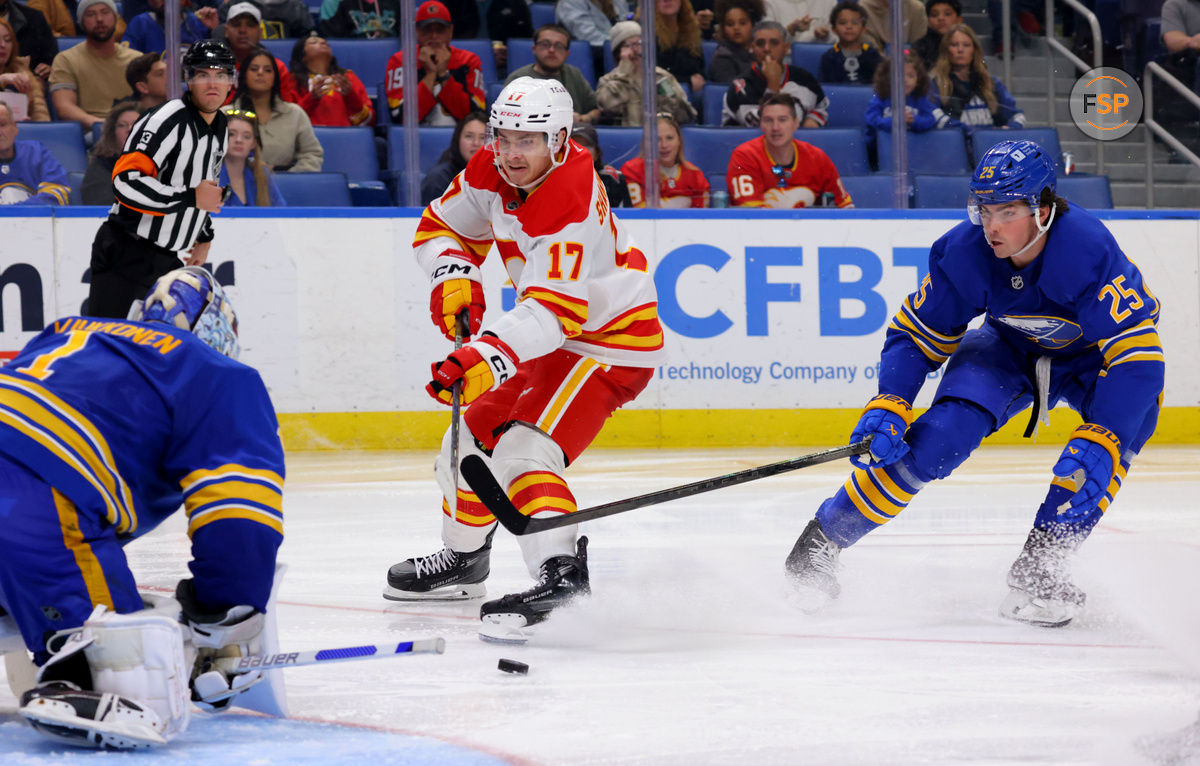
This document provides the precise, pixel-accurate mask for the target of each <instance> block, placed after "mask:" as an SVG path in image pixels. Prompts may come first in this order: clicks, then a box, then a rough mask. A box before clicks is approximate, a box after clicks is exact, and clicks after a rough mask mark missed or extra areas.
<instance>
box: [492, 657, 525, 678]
mask: <svg viewBox="0 0 1200 766" xmlns="http://www.w3.org/2000/svg"><path fill="white" fill-rule="evenodd" d="M496 667H498V668H500V669H501V670H503V671H504V672H505V673H516V674H518V675H522V676H524V675H528V674H529V666H528V665H526V664H525V663H524V662H517V661H516V660H505V659H501V660H500V662H498V663H496Z"/></svg>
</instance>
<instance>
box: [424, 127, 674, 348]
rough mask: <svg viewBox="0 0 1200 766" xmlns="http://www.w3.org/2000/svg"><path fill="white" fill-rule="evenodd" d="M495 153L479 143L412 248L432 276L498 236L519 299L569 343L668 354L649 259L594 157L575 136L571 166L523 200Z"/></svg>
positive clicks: (428, 213)
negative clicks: (549, 316)
mask: <svg viewBox="0 0 1200 766" xmlns="http://www.w3.org/2000/svg"><path fill="white" fill-rule="evenodd" d="M493 158H494V154H493V153H492V151H491V150H490V149H488V148H487V147H484V148H483V149H480V150H479V151H478V152H476V153H475V156H474V157H472V158H471V161H470V163H469V164H468V165H467V168H466V170H464V171H463V172H462V173H460V174H459V175H458V176H457V177H456V178H455V179H454V180H453V181H452V182H451V183H450V186H449V188H447V189H446V191H445V193H444V194H442V196H441V197H440V198H439V199H437V200H434V202H433V203H432V204H431V205H430V206H429V207H427V208H426V209H425V214H424V215H423V216H422V218H421V223H420V225H419V227H418V228H417V234H416V238H415V240H414V241H413V247H414V249H415V252H416V256H417V261H418V263H420V264H421V266H422V268H424V269H425V272H426V274H429V275H430V276H431V277H432V275H433V273H434V271H435V269H437V267H438V266H439V265H440V263H445V259H446V258H453V259H455V260H461V259H462V258H466V259H467V260H470V261H471V262H472V263H474V264H475V265H476V266H479V265H480V264H482V263H483V260H484V258H486V257H487V254H488V252H489V250H490V249H491V245H492V244H493V243H495V245H496V250H497V251H498V252H499V253H500V257H501V258H503V259H504V267H505V269H506V270H507V271H508V276H509V278H510V279H511V280H512V283H513V285H515V286H516V290H517V300H518V301H525V300H534V301H537V302H538V303H539V304H540V305H542V306H544V307H545V308H546V309H549V310H550V311H551V312H552V313H553V314H554V315H555V317H557V318H558V321H559V324H560V325H561V326H562V330H563V335H564V336H565V337H566V341H565V342H564V343H563V345H562V348H564V349H566V350H568V351H572V352H574V353H577V354H582V355H584V356H589V357H591V358H593V359H595V360H597V361H599V362H602V363H605V364H615V365H624V366H630V367H655V366H657V365H658V364H660V363H661V362H663V361H664V360H665V358H666V356H665V352H664V349H663V331H662V325H661V324H660V323H659V320H658V295H657V293H656V292H655V289H654V278H653V276H652V274H651V272H650V267H649V263H648V261H647V259H646V256H645V254H644V253H642V251H641V250H639V249H638V248H637V246H636V245H634V243H633V241H632V240H631V239H630V237H629V235H628V233H627V232H626V231H625V227H624V226H623V225H622V224H621V222H620V221H619V220H617V218H616V216H614V215H613V214H612V211H611V210H610V209H609V205H608V196H607V195H606V194H605V193H604V185H603V183H602V182H601V181H600V178H599V176H597V175H596V172H595V170H594V169H593V167H592V155H591V154H590V153H588V151H587V150H586V149H583V148H582V147H580V146H579V145H578V144H576V143H574V142H568V150H567V158H566V160H565V161H564V162H563V164H562V165H560V166H558V167H557V168H555V169H554V170H552V171H551V172H550V175H549V176H548V177H547V178H546V180H545V181H543V182H542V184H541V185H540V186H538V187H537V188H536V189H534V190H533V192H531V193H529V195H528V196H527V197H525V198H524V199H522V195H521V193H520V192H519V191H518V190H517V189H515V188H514V187H512V186H511V185H509V184H508V183H507V182H505V181H504V179H503V178H501V176H500V173H499V171H498V170H497V169H496V167H495V164H494V159H493ZM522 361H525V360H522Z"/></svg>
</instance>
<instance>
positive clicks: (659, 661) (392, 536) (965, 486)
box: [0, 446, 1200, 766]
mask: <svg viewBox="0 0 1200 766" xmlns="http://www.w3.org/2000/svg"><path fill="white" fill-rule="evenodd" d="M803 451H804V450H790V451H782V450H738V451H713V450H710V451H662V452H658V451H645V452H617V451H601V450H596V451H592V452H589V453H588V454H586V455H585V456H584V458H583V459H582V460H581V461H580V462H579V464H578V465H576V466H574V467H572V468H571V469H570V471H569V472H568V476H569V478H570V480H571V482H572V487H573V489H574V491H575V494H576V496H577V497H578V498H579V501H580V503H581V505H584V506H588V505H593V504H596V503H599V502H603V501H607V500H611V499H616V498H619V497H625V496H628V495H631V494H637V493H641V492H646V491H650V490H653V489H659V488H662V487H666V486H672V485H675V484H680V483H684V482H688V481H694V480H696V479H698V478H702V477H705V476H714V475H719V474H722V473H726V472H729V471H733V470H738V469H741V468H746V467H750V466H753V465H758V464H762V463H766V462H771V461H774V460H778V459H783V458H786V457H790V456H793V455H795V454H800V453H801V452H803ZM1056 453H1057V449H1054V448H1050V447H1032V448H985V449H983V450H981V451H980V452H979V453H978V454H976V455H975V456H974V457H973V458H972V459H971V461H970V462H968V463H967V464H966V465H965V466H963V467H962V468H961V469H960V470H959V472H958V473H957V474H956V475H955V476H954V477H953V478H951V479H950V480H947V481H944V482H939V483H937V484H935V485H933V486H930V487H928V488H927V489H926V490H924V491H923V492H922V493H921V494H920V495H919V496H918V498H917V499H916V500H915V501H914V502H913V504H912V505H911V506H910V507H909V509H908V510H906V511H905V512H904V513H903V514H901V516H900V517H899V518H898V519H897V520H896V521H895V522H893V523H892V524H890V525H889V526H888V527H886V528H884V529H881V530H879V531H877V532H875V533H873V534H871V535H869V536H868V537H866V538H865V539H864V540H863V541H862V542H860V543H859V544H858V545H856V546H854V547H853V548H851V549H849V550H847V551H845V552H843V554H842V565H843V569H842V575H841V578H842V584H843V592H842V597H841V598H840V599H839V600H838V601H837V602H835V603H834V604H833V605H832V607H831V608H830V609H829V610H828V611H827V612H825V613H823V614H820V615H817V616H809V615H805V614H803V613H801V612H799V611H797V610H796V609H795V608H793V606H792V605H790V604H789V603H788V601H787V598H786V588H785V585H784V581H783V576H782V565H783V559H784V557H785V556H786V555H787V552H788V551H789V550H790V548H791V546H792V543H793V542H794V540H795V538H796V536H797V535H798V534H799V532H800V531H801V530H802V529H803V527H804V524H805V523H806V522H807V521H808V519H809V518H811V516H812V513H813V511H814V510H815V508H816V506H817V505H818V504H819V503H820V501H821V500H822V499H823V498H825V497H826V496H828V495H830V494H832V492H833V491H834V490H836V488H837V487H838V485H839V484H840V483H841V482H842V481H843V479H844V477H845V473H846V467H845V466H844V465H835V466H820V467H816V468H810V469H806V470H803V471H799V472H796V473H792V474H787V475H783V476H778V477H775V478H771V479H765V480H762V481H758V482H754V483H751V484H747V485H744V486H741V487H736V488H732V489H726V490H721V491H718V492H714V493H711V494H707V495H702V496H698V497H695V498H692V499H688V500H682V501H677V502H674V503H671V504H667V505H662V506H658V507H655V508H648V509H643V510H639V511H634V512H631V513H627V514H623V515H619V516H615V517H611V518H608V519H604V520H601V521H598V522H594V523H592V524H590V525H588V527H587V528H586V529H585V533H586V534H588V535H589V537H590V538H591V540H592V545H591V549H590V551H591V576H592V585H593V589H594V593H595V595H594V597H593V598H592V599H590V600H589V601H587V602H586V603H584V604H582V605H580V606H578V607H573V608H571V609H568V610H565V611H563V612H561V613H558V614H556V615H555V617H554V618H553V619H552V620H551V621H550V622H549V623H547V624H546V625H545V626H544V628H543V630H542V631H541V632H540V633H539V635H538V637H537V638H536V639H535V641H534V642H532V643H531V644H530V645H528V646H525V647H516V648H513V647H498V646H495V645H491V644H485V643H483V642H481V641H479V640H478V639H477V637H476V634H475V626H476V624H477V618H476V615H477V610H478V603H479V602H477V601H476V602H464V603H461V604H452V605H445V604H442V605H439V604H400V603H396V602H389V601H385V600H383V599H382V598H381V597H380V592H381V590H382V588H383V584H384V575H385V573H386V571H387V568H388V567H389V566H390V565H391V564H393V563H395V562H397V561H399V560H401V559H403V558H407V557H409V556H412V555H418V554H425V553H430V552H433V551H434V550H436V549H437V548H439V547H440V542H439V539H438V530H439V520H438V505H439V501H438V495H437V490H436V487H435V485H434V483H433V480H432V477H431V467H432V462H433V455H432V454H425V453H419V454H413V453H387V454H384V453H307V454H296V455H290V456H289V477H288V485H287V492H286V500H285V513H286V522H285V525H286V531H287V540H286V542H285V543H284V547H283V549H282V552H281V559H283V560H285V561H286V562H287V563H288V564H289V565H290V570H289V573H288V577H287V579H286V580H285V582H284V587H283V590H282V593H281V595H280V611H279V624H280V645H281V648H282V649H284V650H287V649H315V648H323V647H338V646H349V645H356V644H363V643H383V642H385V641H396V640H401V639H406V638H421V637H430V636H435V635H440V636H444V637H445V638H446V641H447V650H446V653H445V655H442V656H436V655H425V656H415V657H407V658H398V659H386V660H369V661H363V662H356V663H341V664H337V665H331V666H328V667H314V668H297V669H294V670H289V671H285V677H286V680H287V688H288V701H289V704H290V706H291V710H292V714H293V720H291V721H277V720H274V719H264V718H259V717H254V716H250V715H242V714H239V713H236V712H235V713H233V714H229V715H226V716H223V717H214V716H208V715H205V714H201V713H197V714H196V716H195V717H194V719H193V724H192V728H191V729H190V730H189V731H188V732H187V734H186V735H185V737H184V738H183V739H181V740H178V741H176V742H175V743H173V745H172V746H171V747H170V748H169V749H166V750H160V751H155V752H152V753H127V754H112V753H109V754H103V753H92V752H88V751H75V752H64V751H63V750H62V749H61V748H55V747H53V746H52V745H50V744H49V743H46V742H44V741H43V740H41V739H40V738H39V737H37V735H36V734H34V733H33V732H32V731H31V730H29V729H28V727H26V726H25V725H24V724H23V723H21V722H19V720H18V719H17V718H16V716H15V715H14V714H13V712H12V711H13V710H14V708H15V704H16V703H15V700H14V699H13V698H12V696H11V695H10V694H9V693H8V691H7V688H6V686H5V685H3V684H0V763H2V764H4V765H5V766H8V764H51V763H53V764H58V763H82V762H87V763H93V762H96V759H98V758H103V759H104V760H103V761H102V763H110V762H113V761H114V759H115V760H117V761H119V762H122V763H124V762H133V761H134V760H136V761H138V762H143V761H144V762H149V763H156V764H157V763H168V762H170V763H204V764H237V765H238V766H243V765H246V764H298V763H314V764H315V763H346V764H351V763H353V764H409V763H412V764H418V763H437V764H452V765H455V764H468V763H470V764H476V763H477V764H494V763H513V764H732V763H738V764H743V763H745V764H839V765H840V764H864V765H866V764H871V765H876V764H1112V765H1114V766H1116V765H1125V764H1151V763H1155V764H1178V765H1182V764H1193V765H1195V764H1200V736H1198V735H1200V728H1194V727H1195V725H1196V724H1197V714H1198V712H1200V654H1198V653H1197V648H1198V647H1200V513H1197V510H1198V509H1197V497H1198V496H1200V448H1172V447H1158V448H1156V447H1153V446H1152V447H1150V448H1149V449H1148V450H1147V451H1146V453H1145V454H1144V455H1143V456H1142V457H1141V458H1140V459H1139V461H1138V462H1137V463H1136V464H1135V466H1134V470H1133V471H1132V472H1131V474H1130V476H1129V479H1128V481H1127V482H1126V485H1125V488H1124V489H1123V490H1122V492H1121V494H1120V496H1119V497H1118V500H1117V502H1116V503H1115V505H1114V507H1113V509H1112V510H1111V511H1110V513H1109V516H1108V518H1106V519H1105V520H1104V521H1103V522H1102V524H1101V526H1100V527H1099V528H1098V530H1097V532H1096V533H1095V534H1093V535H1092V538H1091V539H1090V540H1089V541H1088V542H1087V544H1086V545H1085V546H1084V547H1083V549H1082V551H1081V553H1080V556H1079V559H1078V564H1077V581H1078V582H1079V584H1080V585H1081V586H1083V587H1084V588H1085V589H1086V590H1087V592H1088V604H1087V607H1086V610H1085V611H1084V613H1083V615H1082V616H1081V617H1080V618H1078V619H1077V620H1076V621H1075V623H1073V624H1072V625H1070V626H1068V627H1066V628H1061V629H1042V628H1035V627H1029V626H1023V625H1019V624H1015V623H1011V622H1008V621H1005V620H1002V619H1001V618H999V617H998V616H997V614H996V608H997V606H998V605H999V603H1000V600H1001V599H1002V598H1003V596H1004V594H1005V586H1004V575H1005V572H1006V571H1007V568H1008V565H1009V563H1010V562H1011V561H1012V559H1013V558H1014V557H1015V556H1016V555H1017V553H1018V552H1019V550H1020V547H1021V544H1022V542H1023V541H1024V538H1025V535H1026V532H1027V531H1028V529H1029V525H1030V523H1031V521H1032V518H1033V512H1034V509H1035V508H1036V507H1037V505H1038V503H1039V502H1040V500H1041V498H1042V496H1043V494H1044V491H1045V487H1046V482H1047V479H1048V477H1049V466H1050V465H1051V464H1052V463H1053V459H1054V457H1055V455H1056ZM183 530H184V525H183V520H182V518H178V519H174V520H172V522H171V523H169V524H167V525H165V526H164V527H163V528H161V529H159V530H157V531H156V532H155V533H153V534H152V535H150V536H149V537H148V538H146V539H143V540H140V541H138V542H137V543H135V544H133V545H132V546H130V548H129V549H128V551H129V555H130V560H131V564H132V566H133V569H134V572H135V574H136V575H137V577H138V581H139V583H141V584H142V585H143V586H144V587H146V588H148V589H152V590H155V591H158V592H167V591H169V590H171V589H173V586H174V583H175V581H176V580H178V579H179V578H180V577H183V576H186V569H185V564H186V559H187V542H186V537H185V535H184V531H183ZM527 585H528V575H527V573H526V572H525V567H524V565H523V563H522V562H521V560H520V554H519V551H518V549H517V545H516V543H515V541H514V540H513V538H512V537H511V536H509V535H507V533H505V532H504V531H503V530H501V531H500V532H499V533H498V534H497V537H496V541H495V547H494V551H493V555H492V577H491V579H490V580H489V583H488V586H489V592H490V594H491V595H492V596H498V595H500V594H503V593H505V592H511V591H513V590H518V589H523V588H525V587H526V586H527ZM501 657H509V658H512V659H517V660H520V661H522V662H526V663H528V664H529V665H530V667H531V669H530V672H529V675H528V676H514V675H509V674H505V673H501V672H500V671H499V670H497V668H496V662H497V660H498V659H499V658H501ZM0 672H2V671H0Z"/></svg>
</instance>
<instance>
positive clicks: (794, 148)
mask: <svg viewBox="0 0 1200 766" xmlns="http://www.w3.org/2000/svg"><path fill="white" fill-rule="evenodd" d="M758 113H759V116H760V120H759V127H760V128H762V132H763V134H762V135H761V136H760V137H758V138H755V139H753V140H751V141H747V142H746V143H744V144H742V145H741V146H739V147H737V148H736V149H734V150H733V155H732V156H730V158H729V171H728V173H727V174H726V183H727V185H728V187H729V198H730V200H731V201H732V202H733V205H734V206H735V207H771V208H793V207H816V206H821V205H825V206H834V205H836V206H837V207H854V202H853V200H851V199H850V195H849V194H847V193H846V189H845V187H844V186H842V178H841V176H840V175H838V171H837V168H836V167H834V164H833V160H831V159H829V155H827V154H825V152H823V151H821V150H820V149H818V148H817V147H815V146H813V145H812V144H806V143H805V142H803V141H798V140H796V137H795V134H796V130H797V129H799V127H800V113H801V108H800V107H799V106H798V105H797V104H796V100H795V99H794V98H792V97H791V96H789V95H787V94H786V93H775V94H772V95H770V96H767V97H766V98H764V99H763V100H762V102H761V103H760V104H759V105H758Z"/></svg>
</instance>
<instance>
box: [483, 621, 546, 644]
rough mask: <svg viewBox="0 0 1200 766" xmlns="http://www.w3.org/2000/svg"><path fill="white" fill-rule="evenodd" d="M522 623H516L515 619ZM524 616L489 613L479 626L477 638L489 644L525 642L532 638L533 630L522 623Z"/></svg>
mask: <svg viewBox="0 0 1200 766" xmlns="http://www.w3.org/2000/svg"><path fill="white" fill-rule="evenodd" d="M518 620H519V621H520V622H521V623H522V624H521V625H518V624H517V621H518ZM524 622H525V618H524V617H522V616H521V615H516V614H504V615H500V614H489V615H487V616H486V617H484V618H483V621H482V623H481V624H480V626H479V640H480V641H486V642H488V643H490V644H509V645H520V644H525V643H527V642H528V641H529V639H531V638H533V630H532V628H530V627H529V626H528V625H524V624H523V623H524Z"/></svg>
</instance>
